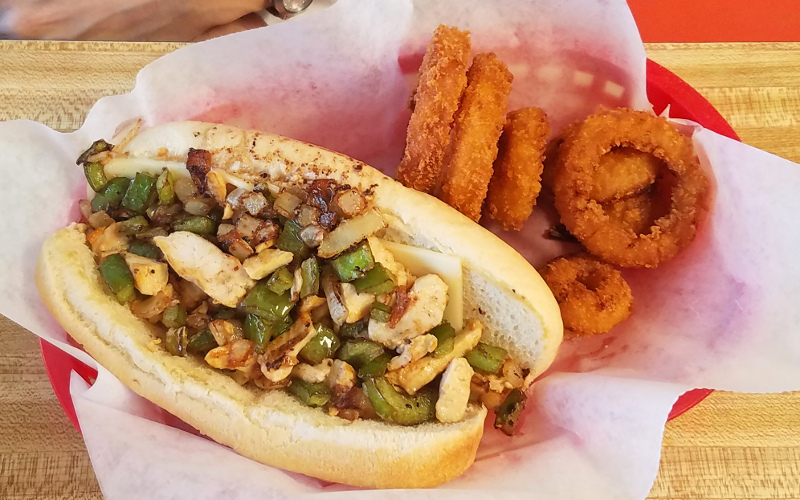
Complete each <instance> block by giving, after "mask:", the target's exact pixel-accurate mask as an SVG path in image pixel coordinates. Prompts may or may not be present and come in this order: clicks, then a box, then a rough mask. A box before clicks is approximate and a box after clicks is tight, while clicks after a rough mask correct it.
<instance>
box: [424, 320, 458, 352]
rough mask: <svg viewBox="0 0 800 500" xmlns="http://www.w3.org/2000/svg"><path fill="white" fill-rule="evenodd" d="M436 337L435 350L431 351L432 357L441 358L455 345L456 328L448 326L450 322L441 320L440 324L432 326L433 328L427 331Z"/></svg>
mask: <svg viewBox="0 0 800 500" xmlns="http://www.w3.org/2000/svg"><path fill="white" fill-rule="evenodd" d="M428 333H429V334H431V335H433V336H434V337H436V340H437V342H436V350H435V351H433V357H434V358H441V357H442V356H446V355H448V354H450V353H451V352H452V351H453V346H454V345H455V340H454V339H455V336H456V329H455V328H453V327H452V326H450V323H448V322H446V321H445V322H443V323H442V324H441V325H439V326H437V327H434V328H433V330H431V331H429V332H428Z"/></svg>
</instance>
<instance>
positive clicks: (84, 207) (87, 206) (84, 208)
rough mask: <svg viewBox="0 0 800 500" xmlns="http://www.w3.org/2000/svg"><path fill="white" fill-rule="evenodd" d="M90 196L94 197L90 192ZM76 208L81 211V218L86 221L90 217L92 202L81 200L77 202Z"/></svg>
mask: <svg viewBox="0 0 800 500" xmlns="http://www.w3.org/2000/svg"><path fill="white" fill-rule="evenodd" d="M91 189H92V188H89V190H90V191H91ZM92 194H93V195H94V191H92ZM78 208H79V209H80V210H81V215H83V218H84V219H86V220H87V221H88V220H89V217H91V216H92V202H91V201H89V200H81V201H79V202H78Z"/></svg>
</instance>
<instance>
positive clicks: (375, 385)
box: [364, 377, 436, 425]
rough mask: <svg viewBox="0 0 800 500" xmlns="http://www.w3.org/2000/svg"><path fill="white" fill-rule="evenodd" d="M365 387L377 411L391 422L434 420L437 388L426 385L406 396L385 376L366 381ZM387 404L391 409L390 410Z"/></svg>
mask: <svg viewBox="0 0 800 500" xmlns="http://www.w3.org/2000/svg"><path fill="white" fill-rule="evenodd" d="M364 389H365V390H366V395H367V398H368V399H369V400H370V403H372V407H373V408H375V413H377V414H378V416H379V417H381V418H382V419H384V420H387V421H389V422H392V423H395V424H400V425H417V424H421V423H423V422H427V421H429V420H432V419H433V418H434V417H435V415H436V390H435V388H428V387H426V388H423V390H421V391H419V392H418V393H417V394H416V395H414V396H406V395H405V394H401V393H399V392H398V391H397V389H395V388H394V387H392V384H390V383H389V382H387V381H386V379H385V378H383V377H375V378H368V379H367V380H366V381H364ZM376 403H377V404H376ZM387 406H388V407H389V409H390V410H389V411H388V412H387V411H386V407H387ZM378 408H380V411H379V410H378Z"/></svg>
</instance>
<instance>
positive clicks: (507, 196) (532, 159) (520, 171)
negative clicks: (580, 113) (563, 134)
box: [486, 108, 550, 231]
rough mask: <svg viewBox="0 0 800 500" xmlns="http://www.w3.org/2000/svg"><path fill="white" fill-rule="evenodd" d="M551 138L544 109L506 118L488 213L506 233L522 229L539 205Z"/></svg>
mask: <svg viewBox="0 0 800 500" xmlns="http://www.w3.org/2000/svg"><path fill="white" fill-rule="evenodd" d="M549 135H550V125H549V124H548V122H547V114H546V113H545V112H544V111H543V110H542V109H540V108H522V109H518V110H516V111H512V112H510V113H509V114H508V116H507V117H506V124H505V127H503V135H501V136H500V143H499V144H498V149H499V153H498V154H497V161H495V164H494V174H492V180H491V182H489V191H488V193H487V194H486V213H487V215H488V216H489V218H491V219H493V220H496V221H498V222H500V224H502V226H503V229H506V230H517V231H519V230H520V229H522V223H523V222H525V221H526V220H527V219H528V217H529V216H530V215H531V211H533V207H534V205H536V198H537V197H538V196H539V192H540V191H541V189H542V183H541V179H542V167H543V165H542V161H543V160H544V148H545V145H546V144H547V138H548V136H549Z"/></svg>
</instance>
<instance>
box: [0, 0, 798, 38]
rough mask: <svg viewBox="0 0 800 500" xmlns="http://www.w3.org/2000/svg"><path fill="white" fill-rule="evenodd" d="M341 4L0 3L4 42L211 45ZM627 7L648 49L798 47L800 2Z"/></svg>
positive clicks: (230, 0) (207, 0)
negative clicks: (668, 45)
mask: <svg viewBox="0 0 800 500" xmlns="http://www.w3.org/2000/svg"><path fill="white" fill-rule="evenodd" d="M335 1H336V0H193V1H191V2H187V1H186V0H113V1H109V0H0V39H2V38H21V39H55V40H129V41H192V40H205V39H208V38H213V37H217V36H221V35H226V34H228V33H233V32H236V31H242V30H246V29H252V28H258V27H260V26H264V25H265V24H275V23H278V22H280V21H281V20H282V19H281V18H287V17H291V16H292V14H293V13H295V12H301V11H303V10H306V8H307V12H313V11H319V10H322V9H324V8H325V7H327V6H329V5H331V4H333V3H335ZM595 1H598V0H595ZM309 4H310V6H309ZM628 4H629V5H630V7H631V10H632V11H633V15H634V17H635V18H636V21H637V23H638V25H639V29H640V31H641V33H642V38H643V39H644V41H645V42H787V41H800V0H628ZM265 8H266V9H265Z"/></svg>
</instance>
